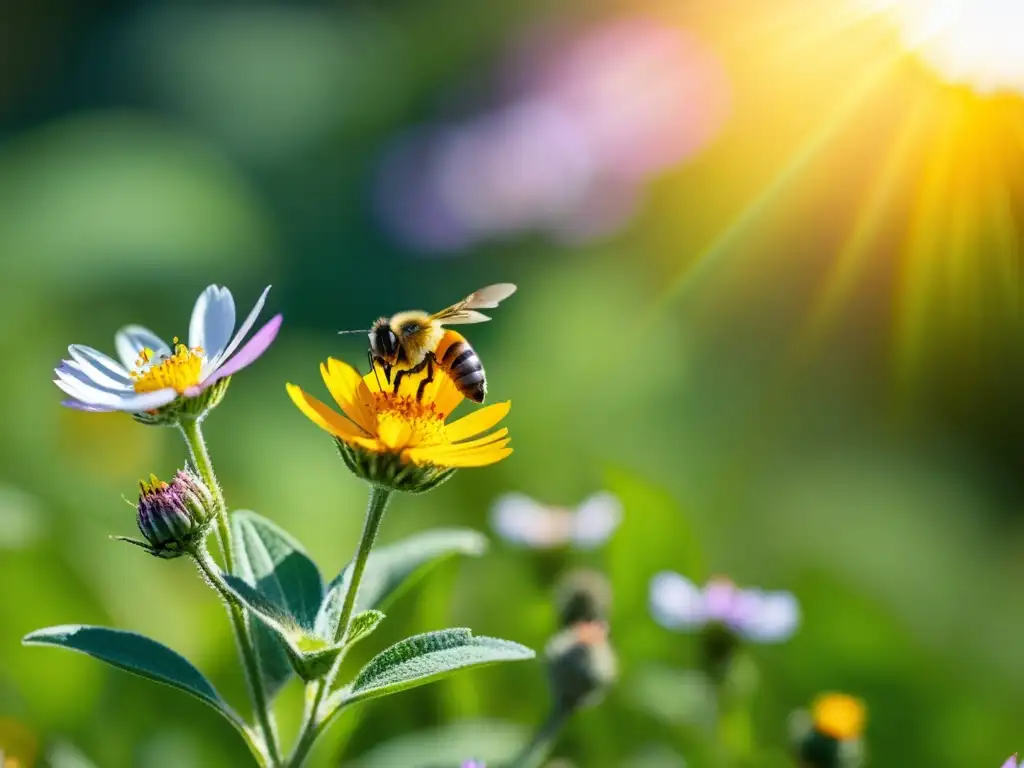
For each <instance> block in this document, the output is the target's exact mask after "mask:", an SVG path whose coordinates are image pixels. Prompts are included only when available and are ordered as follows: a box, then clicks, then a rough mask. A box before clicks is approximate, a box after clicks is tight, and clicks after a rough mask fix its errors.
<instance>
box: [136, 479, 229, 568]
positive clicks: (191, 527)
mask: <svg viewBox="0 0 1024 768" xmlns="http://www.w3.org/2000/svg"><path fill="white" fill-rule="evenodd" d="M136 509H137V511H138V516H137V518H136V519H137V522H138V525H139V531H141V533H142V535H143V537H144V538H145V541H137V540H135V539H127V538H124V537H122V536H118V537H116V538H118V539H120V540H122V541H127V542H130V543H132V544H135V545H137V546H140V547H142V548H143V549H145V550H146V551H147V552H149V553H150V554H152V555H155V556H157V557H163V558H171V557H179V556H180V555H183V554H185V553H187V552H188V551H190V550H192V549H194V548H195V547H196V546H197V545H198V544H199V543H200V542H201V541H202V539H203V537H204V536H205V535H206V532H207V530H208V529H209V527H210V520H211V519H212V517H213V512H214V501H213V494H212V493H210V489H209V488H207V487H206V485H205V484H204V483H203V481H202V480H201V479H200V478H199V477H198V476H197V475H195V474H194V473H193V472H191V471H189V470H187V469H183V470H180V471H179V472H178V473H177V474H175V475H174V478H173V479H172V480H171V482H169V483H165V482H163V481H162V480H159V479H158V478H157V477H156V476H155V475H150V478H149V480H148V481H141V482H140V483H139V502H138V505H137V507H136Z"/></svg>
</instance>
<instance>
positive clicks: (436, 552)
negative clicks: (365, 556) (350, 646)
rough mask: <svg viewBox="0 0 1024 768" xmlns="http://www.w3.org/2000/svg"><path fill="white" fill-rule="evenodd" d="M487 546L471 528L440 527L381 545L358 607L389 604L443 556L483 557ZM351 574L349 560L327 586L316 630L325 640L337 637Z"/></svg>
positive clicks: (367, 573) (368, 567) (372, 559)
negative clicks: (393, 542)
mask: <svg viewBox="0 0 1024 768" xmlns="http://www.w3.org/2000/svg"><path fill="white" fill-rule="evenodd" d="M486 550H487V537H486V536H484V535H483V534H481V533H479V532H477V531H474V530H472V529H469V528H438V529H435V530H432V531H425V532H424V533H419V534H416V535H415V536H410V537H409V538H407V539H404V540H403V541H400V542H397V543H395V544H389V545H387V546H383V547H377V548H376V549H375V550H374V551H373V552H372V553H371V554H370V557H369V560H367V563H366V570H365V571H363V578H362V581H361V582H360V584H359V594H358V595H357V596H356V605H355V610H356V611H357V612H358V611H367V610H370V609H374V608H387V606H388V605H389V604H390V603H391V601H392V600H394V599H395V598H396V597H398V595H399V594H400V593H401V592H402V591H403V590H404V589H406V588H408V587H409V586H410V585H411V584H413V583H414V582H415V581H416V580H417V579H418V578H419V577H421V576H422V575H423V574H425V573H426V572H427V571H428V570H430V568H432V567H433V566H434V565H436V564H438V563H440V562H441V561H442V560H444V559H446V558H448V557H451V556H452V555H458V554H462V555H471V556H474V557H479V556H480V555H482V554H483V553H484V552H485V551H486ZM351 574H352V564H351V563H349V564H348V565H347V566H346V567H345V569H344V570H343V571H342V572H341V573H340V574H338V576H336V577H335V579H334V580H333V581H332V582H331V583H330V584H329V585H328V587H327V594H326V596H325V597H324V600H323V604H322V605H321V606H320V610H319V612H318V614H317V617H316V623H315V625H314V626H315V629H316V633H317V634H318V635H319V636H320V637H322V638H324V639H325V640H333V639H334V635H335V633H336V631H337V627H338V619H339V618H340V614H341V607H342V604H343V603H344V602H345V594H346V592H348V584H349V580H350V579H351Z"/></svg>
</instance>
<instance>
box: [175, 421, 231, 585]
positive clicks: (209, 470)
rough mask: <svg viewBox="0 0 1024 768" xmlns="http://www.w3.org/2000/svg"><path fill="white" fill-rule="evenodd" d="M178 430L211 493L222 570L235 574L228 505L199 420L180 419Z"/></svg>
mask: <svg viewBox="0 0 1024 768" xmlns="http://www.w3.org/2000/svg"><path fill="white" fill-rule="evenodd" d="M178 428H179V429H180V430H181V434H182V435H183V436H184V438H185V444H186V445H188V450H189V453H191V454H192V463H193V464H194V465H195V468H196V470H198V472H199V474H200V475H201V476H202V478H203V482H204V483H206V485H207V486H208V487H209V489H210V491H211V492H212V493H213V501H214V505H215V506H216V507H217V519H216V521H215V523H216V525H215V527H214V533H215V534H216V536H217V546H218V547H219V548H220V552H221V556H222V557H223V558H224V570H225V571H227V572H228V573H234V572H235V553H234V551H233V550H232V548H231V527H230V525H229V524H228V505H227V503H226V502H225V501H224V491H223V490H221V487H220V483H218V482H217V475H216V474H214V471H213V462H212V461H210V452H209V451H207V450H206V441H205V440H204V439H203V430H202V427H200V425H199V419H182V420H181V421H179V422H178Z"/></svg>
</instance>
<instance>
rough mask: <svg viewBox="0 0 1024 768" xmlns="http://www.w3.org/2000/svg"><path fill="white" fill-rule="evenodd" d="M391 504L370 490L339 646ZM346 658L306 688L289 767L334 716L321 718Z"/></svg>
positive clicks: (381, 492) (378, 490) (381, 491)
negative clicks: (385, 512)
mask: <svg viewBox="0 0 1024 768" xmlns="http://www.w3.org/2000/svg"><path fill="white" fill-rule="evenodd" d="M390 500H391V491H390V490H389V489H387V488H382V487H380V486H378V485H371V486H370V500H369V502H368V504H367V507H366V520H365V521H364V523H363V535H362V537H361V538H360V539H359V546H358V547H357V548H356V555H355V558H354V559H353V561H352V577H351V578H350V579H349V582H348V591H346V592H345V602H344V603H342V605H341V614H340V616H339V617H338V626H337V628H336V629H335V630H334V642H335V643H340V642H341V641H342V640H343V639H344V638H345V636H346V635H348V630H349V625H350V624H351V623H352V612H353V611H354V610H355V606H356V596H357V594H358V592H359V583H360V582H361V581H362V580H363V571H365V570H366V561H367V560H369V558H370V550H371V549H373V542H374V540H375V539H376V538H377V531H378V529H379V528H380V523H381V520H383V519H384V510H385V509H387V506H388V501H390ZM343 655H344V654H340V655H339V656H338V661H337V662H335V664H334V667H333V668H332V669H331V671H330V672H329V673H328V674H327V675H326V676H324V677H323V678H321V679H320V680H318V681H317V682H315V683H310V684H309V686H307V688H306V711H305V714H304V715H303V718H302V726H301V728H300V731H299V738H298V741H296V743H295V749H294V750H293V751H292V755H291V757H290V758H289V759H288V765H290V766H292V767H293V768H297V767H298V766H300V765H302V761H303V760H305V759H306V755H307V754H309V750H310V749H311V748H312V746H313V743H314V742H315V741H316V739H317V737H318V736H319V735H320V733H321V731H322V730H323V728H324V726H326V724H327V723H328V722H329V721H330V713H326V714H321V712H320V705H321V704H322V703H323V700H324V696H326V695H327V692H328V691H329V690H330V688H331V685H332V684H333V683H334V678H335V677H336V676H337V674H338V669H339V667H340V666H341V660H342V658H343Z"/></svg>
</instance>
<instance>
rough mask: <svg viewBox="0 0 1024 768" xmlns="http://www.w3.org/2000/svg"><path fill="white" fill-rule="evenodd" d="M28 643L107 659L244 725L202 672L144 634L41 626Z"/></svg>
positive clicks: (107, 661) (66, 626)
mask: <svg viewBox="0 0 1024 768" xmlns="http://www.w3.org/2000/svg"><path fill="white" fill-rule="evenodd" d="M22 643H24V644H25V645H54V646H57V647H59V648H67V649H69V650H72V651H78V652H79V653H85V654H87V655H89V656H92V657H93V658H94V659H99V660H100V661H105V662H106V663H107V664H110V665H111V666H114V667H117V668H118V669H123V670H124V671H125V672H131V673H132V674H135V675H139V676H140V677H145V678H147V679H149V680H154V681H156V682H158V683H163V684H164V685H169V686H171V687H172V688H177V689H178V690H180V691H185V693H190V694H192V695H193V696H195V697H196V698H197V699H199V700H200V701H202V702H205V703H206V704H209V705H210V706H211V707H213V708H214V709H215V710H217V711H218V712H220V713H221V714H222V715H224V717H226V718H227V719H228V720H230V721H231V723H232V724H233V725H234V726H236V727H238V728H243V727H244V726H243V725H242V720H241V718H240V717H239V716H238V715H237V714H236V713H235V712H234V710H232V709H231V707H229V706H228V704H227V702H225V701H224V699H222V698H221V697H220V694H218V693H217V691H216V690H214V687H213V685H212V684H211V683H210V681H209V680H207V679H206V678H205V677H204V676H203V673H202V672H200V671H199V670H198V669H196V668H195V667H193V666H192V664H191V663H190V662H189V661H188V660H187V659H185V658H184V657H183V656H181V655H180V654H178V653H176V652H175V651H172V650H171V649H170V648H168V647H167V646H166V645H161V644H160V643H158V642H156V641H155V640H151V639H150V638H148V637H146V636H145V635H140V634H137V633H135V632H125V631H123V630H120V629H107V628H106V627H90V626H86V625H82V624H67V625H64V626H60V627H48V628H46V629H39V630H36V631H35V632H31V633H30V634H28V635H25V637H24V639H23V640H22Z"/></svg>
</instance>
